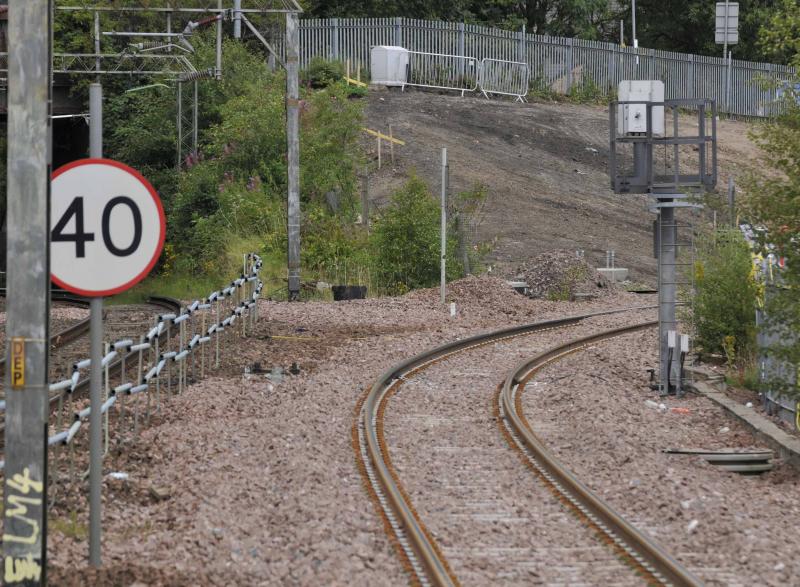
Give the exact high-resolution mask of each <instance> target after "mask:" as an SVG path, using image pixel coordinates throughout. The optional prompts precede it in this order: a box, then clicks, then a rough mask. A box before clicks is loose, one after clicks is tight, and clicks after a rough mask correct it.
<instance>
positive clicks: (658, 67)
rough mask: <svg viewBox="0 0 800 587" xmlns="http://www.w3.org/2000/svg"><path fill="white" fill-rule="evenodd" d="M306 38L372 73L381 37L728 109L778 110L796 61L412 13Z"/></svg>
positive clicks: (565, 88)
mask: <svg viewBox="0 0 800 587" xmlns="http://www.w3.org/2000/svg"><path fill="white" fill-rule="evenodd" d="M278 45H280V43H278ZM300 45H301V57H300V58H301V67H305V66H307V65H308V63H309V62H310V61H311V59H312V58H314V57H323V58H326V59H333V60H341V61H344V60H350V61H351V64H352V65H354V66H357V67H360V68H362V71H365V72H366V73H368V72H369V62H370V48H371V47H373V46H375V45H396V46H401V47H405V48H406V49H408V50H409V51H419V52H427V53H442V54H446V55H456V56H468V57H473V58H475V59H477V60H478V61H480V60H482V59H496V60H502V61H518V62H522V63H527V64H528V67H529V68H530V84H531V86H532V87H533V88H536V89H542V90H550V91H554V92H557V93H561V94H568V93H570V92H571V91H573V90H577V89H580V88H581V87H586V86H590V87H593V88H596V89H597V90H599V91H600V92H602V93H607V94H609V95H611V94H612V93H613V92H615V91H616V88H617V86H618V84H619V82H620V81H622V80H624V79H630V80H636V79H642V80H645V79H660V80H662V81H663V82H664V85H665V91H666V96H665V97H666V98H667V99H674V98H709V99H714V100H716V101H717V104H718V106H719V111H720V112H724V113H728V114H733V115H739V116H757V117H768V116H773V115H775V114H776V113H777V112H778V110H779V101H780V100H779V98H780V93H781V90H780V88H781V87H783V86H785V85H786V83H787V82H788V80H790V79H791V78H792V77H793V76H794V69H792V68H790V67H787V66H783V65H774V64H770V63H754V62H749V61H738V60H733V61H732V62H731V63H730V64H729V63H728V62H727V61H726V60H724V59H722V58H721V57H706V56H701V55H690V54H687V53H673V52H671V51H658V50H655V49H645V48H641V47H640V48H639V49H634V48H632V47H627V48H625V47H621V46H619V45H615V44H613V43H602V42H597V41H585V40H581V39H569V38H563V37H548V36H543V35H531V34H525V33H522V32H513V31H506V30H502V29H496V28H490V27H485V26H479V25H471V24H464V23H454V22H442V21H431V20H416V19H410V18H347V19H344V18H342V19H337V18H331V19H302V20H301V21H300ZM279 50H280V51H281V52H282V50H283V47H280V48H279ZM770 82H771V83H770ZM776 86H777V87H776Z"/></svg>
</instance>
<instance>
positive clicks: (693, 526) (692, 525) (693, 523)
mask: <svg viewBox="0 0 800 587" xmlns="http://www.w3.org/2000/svg"><path fill="white" fill-rule="evenodd" d="M699 525H700V522H698V521H697V520H692V521H691V522H689V525H688V526H686V532H688V533H689V534H691V533H692V532H694V531H695V530H696V529H697V527H698V526H699Z"/></svg>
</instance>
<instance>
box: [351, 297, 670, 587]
mask: <svg viewBox="0 0 800 587" xmlns="http://www.w3.org/2000/svg"><path fill="white" fill-rule="evenodd" d="M654 308H657V306H637V307H633V308H623V309H619V310H608V311H603V312H595V313H591V314H582V315H577V316H570V317H566V318H559V319H555V320H546V321H542V322H535V323H532V324H525V325H520V326H514V327H510V328H504V329H501V330H496V331H493V332H488V333H484V334H478V335H475V336H471V337H469V338H465V339H462V340H457V341H454V342H450V343H447V344H444V345H441V346H438V347H436V348H434V349H432V350H429V351H426V352H423V353H421V354H419V355H416V356H414V357H412V358H410V359H407V360H405V361H403V362H401V363H399V364H397V365H394V366H393V367H392V368H390V369H389V370H388V371H386V372H384V373H383V374H382V375H381V376H380V377H379V378H378V380H377V381H376V382H375V384H374V385H373V386H372V388H371V389H370V390H369V392H368V394H367V396H366V398H365V399H364V401H363V405H362V407H361V408H360V413H359V414H358V416H357V424H356V425H357V427H358V430H354V432H353V436H354V447H353V448H354V450H355V451H356V453H357V459H358V460H359V462H360V463H361V466H363V470H364V475H365V477H366V478H367V482H368V484H369V485H368V486H369V487H371V489H372V491H374V492H375V497H376V499H377V500H378V502H379V505H380V507H381V508H382V510H383V512H384V515H385V517H386V519H387V520H388V522H389V524H390V526H391V527H392V529H393V531H394V533H395V535H396V538H397V540H398V542H399V543H400V545H401V547H402V548H403V551H404V552H405V556H407V557H408V561H409V564H410V565H411V567H412V569H413V570H414V572H415V573H416V574H417V575H420V573H419V572H418V571H417V568H420V570H421V571H422V573H423V574H424V576H418V577H417V578H418V580H419V582H420V583H423V584H431V585H436V586H448V587H453V586H455V585H457V584H458V583H457V580H456V579H455V577H453V576H451V572H450V570H449V568H448V566H447V563H446V561H444V560H443V557H442V556H441V555H440V554H439V553H438V551H437V547H436V545H435V544H434V542H433V541H432V540H431V539H430V538H429V537H428V535H427V532H426V530H425V528H424V527H423V525H422V523H421V522H420V521H419V520H418V518H417V516H416V514H415V512H414V508H413V506H412V504H411V503H410V500H409V498H408V497H406V495H405V493H404V491H403V490H402V488H401V487H400V486H399V483H398V482H397V481H396V480H395V477H394V475H393V473H392V470H391V467H390V464H389V463H388V462H387V460H386V456H385V455H384V451H383V449H382V447H381V445H382V444H383V439H382V433H381V431H379V421H380V416H379V411H380V410H381V408H382V406H383V405H384V402H385V398H386V397H387V394H388V392H389V391H390V389H391V388H392V387H393V386H394V385H396V384H397V383H398V382H399V381H402V380H403V379H404V378H405V377H406V376H408V375H412V374H413V373H414V372H416V371H419V370H421V369H423V368H425V367H426V366H429V365H431V364H433V363H435V362H438V361H440V360H442V359H444V358H446V357H448V356H450V355H453V354H456V353H459V352H463V351H466V350H468V349H472V348H476V347H479V346H483V345H486V344H491V343H495V342H499V341H501V340H504V339H509V338H513V337H517V336H525V335H528V334H533V333H535V332H538V331H542V330H549V329H553V328H561V327H564V326H569V325H573V324H577V323H579V322H581V321H582V320H584V319H586V318H592V317H595V316H603V315H610V314H618V313H624V312H631V311H635V310H645V309H654ZM356 440H358V441H359V443H362V442H363V446H356V444H355V443H356ZM387 507H388V508H389V510H390V511H387ZM415 563H416V564H415Z"/></svg>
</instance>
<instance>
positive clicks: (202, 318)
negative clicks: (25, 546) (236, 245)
mask: <svg viewBox="0 0 800 587" xmlns="http://www.w3.org/2000/svg"><path fill="white" fill-rule="evenodd" d="M261 267H262V261H261V258H260V257H259V256H258V255H256V254H254V253H251V254H249V255H246V256H245V261H244V271H243V273H242V275H241V277H239V278H238V279H236V280H235V281H233V282H232V283H231V284H230V285H229V286H228V287H226V288H224V289H221V290H219V291H215V292H212V293H211V294H210V295H209V296H208V297H207V298H204V299H203V300H196V301H194V302H193V303H191V304H188V305H187V306H185V307H183V308H181V309H180V311H179V313H177V314H174V313H169V314H161V315H159V316H157V317H156V318H155V323H154V326H153V327H152V328H151V329H150V330H149V331H148V332H147V333H143V334H142V335H141V336H140V337H139V338H138V340H133V339H124V340H119V341H116V342H113V343H110V344H106V354H105V356H104V357H103V359H102V361H101V364H100V368H101V369H102V371H103V388H104V390H105V393H104V398H103V399H104V401H103V404H102V406H101V408H100V409H101V412H102V414H103V415H104V416H105V418H104V422H103V429H104V430H103V436H104V438H105V442H104V452H105V453H107V452H108V450H109V444H110V430H109V419H108V415H109V411H110V410H111V408H112V407H113V408H114V409H115V410H116V412H117V418H116V425H117V429H116V434H115V436H116V440H117V442H118V443H121V442H125V441H129V440H131V439H135V438H137V437H138V435H139V431H140V428H141V426H142V425H147V424H149V422H150V418H151V417H152V415H153V414H154V413H158V412H160V411H161V410H162V409H163V408H164V406H163V403H164V400H166V399H168V398H169V397H171V396H172V395H174V394H176V393H178V394H179V393H182V392H183V391H184V390H185V389H186V388H187V387H188V385H189V384H190V382H194V381H199V380H201V379H202V378H203V377H204V376H205V373H206V370H207V368H211V367H212V364H213V366H215V367H217V368H218V367H219V366H220V357H221V354H222V353H223V352H224V351H225V347H227V346H229V345H230V344H231V343H232V342H233V337H235V336H242V337H244V336H246V335H247V332H248V330H249V331H251V332H252V331H253V330H254V329H255V326H256V322H257V319H258V306H257V304H258V300H259V298H260V297H261V291H262V289H263V287H264V284H263V282H262V281H261V279H260V277H259V274H260V271H261ZM173 329H175V330H173ZM173 332H174V333H175V336H174V339H175V340H173ZM220 343H222V348H221V347H220ZM115 361H119V365H118V366H117V371H118V374H116V375H111V374H110V371H109V367H110V366H111V365H112V363H114V362H115ZM92 368H93V367H92V364H91V360H90V359H83V360H81V361H76V362H75V363H74V364H73V371H72V375H71V376H70V377H69V378H67V379H64V380H63V381H59V382H57V383H52V384H50V402H51V405H55V413H54V421H51V431H52V433H51V434H50V436H49V438H48V445H49V446H50V447H51V448H52V449H53V450H54V451H55V452H54V455H53V459H52V464H53V466H52V467H51V469H52V471H53V474H52V476H51V482H52V483H53V484H54V486H53V488H52V491H53V496H52V499H53V500H54V499H55V491H56V489H55V484H58V483H59V481H60V479H61V477H60V475H59V473H60V471H59V454H58V449H59V447H68V450H69V455H68V470H69V472H68V475H67V479H66V480H67V482H68V483H72V482H74V481H76V480H79V479H81V478H82V475H81V472H79V471H76V469H75V458H74V443H73V441H74V440H75V437H76V435H77V434H78V433H79V432H80V431H81V430H86V429H88V425H89V424H88V422H89V416H90V415H91V410H92V409H91V407H89V406H88V405H86V404H85V402H81V403H80V404H79V406H85V407H83V408H82V409H78V407H77V406H76V407H75V408H74V409H73V404H74V403H76V400H75V399H74V398H73V393H74V392H75V390H76V388H77V387H78V385H79V384H80V383H81V381H85V380H88V379H89V375H90V370H91V369H92ZM175 380H177V381H175ZM112 381H113V383H112ZM173 382H175V383H177V385H173ZM4 409H5V402H0V411H2V410H4ZM4 464H5V462H4V461H0V471H2V470H3V468H4Z"/></svg>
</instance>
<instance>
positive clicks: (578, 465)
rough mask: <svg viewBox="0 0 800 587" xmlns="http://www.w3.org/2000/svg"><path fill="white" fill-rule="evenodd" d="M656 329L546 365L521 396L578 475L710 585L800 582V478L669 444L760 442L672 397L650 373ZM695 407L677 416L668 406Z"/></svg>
mask: <svg viewBox="0 0 800 587" xmlns="http://www.w3.org/2000/svg"><path fill="white" fill-rule="evenodd" d="M655 345H656V336H655V334H654V333H653V332H642V333H636V334H630V335H626V336H624V337H621V338H618V339H616V340H613V341H607V342H604V343H600V344H598V345H596V346H594V347H592V348H591V349H588V350H586V351H583V352H580V353H577V354H574V355H570V356H568V357H566V358H565V359H563V360H562V361H560V362H557V363H555V364H552V365H550V366H548V367H546V368H545V369H544V370H543V371H542V372H540V373H539V374H538V375H537V377H536V378H535V379H534V380H533V381H531V382H530V383H529V384H528V385H527V388H526V391H525V393H524V396H523V402H524V410H525V415H526V417H527V419H528V421H529V422H530V424H531V426H532V427H533V428H534V431H535V432H536V433H537V434H538V435H539V436H540V437H541V438H542V439H543V440H544V441H545V442H546V443H547V444H548V445H549V446H550V447H551V448H552V449H553V451H554V452H555V453H556V454H557V455H558V456H559V457H560V458H561V459H562V460H563V462H565V463H566V464H567V465H568V466H569V467H570V468H571V469H572V470H573V472H575V473H576V474H577V476H578V477H579V478H580V479H582V480H584V481H585V482H586V483H588V484H589V485H590V486H591V487H592V488H593V489H594V490H595V491H596V492H598V493H599V494H600V495H601V496H602V497H604V498H605V499H606V500H607V501H608V502H609V503H610V504H611V505H612V506H613V507H615V508H617V509H618V511H619V512H620V513H622V514H623V515H624V516H626V517H627V518H628V519H629V520H630V521H631V522H633V523H634V524H635V525H637V526H639V527H640V528H642V529H644V530H645V531H647V532H648V533H649V534H650V535H651V536H653V537H654V538H655V539H656V540H657V541H658V542H659V543H661V544H662V545H663V546H664V547H665V548H666V549H667V550H668V551H669V552H671V553H672V554H673V555H674V556H676V557H677V558H678V560H680V561H681V562H682V563H684V564H685V565H686V566H688V567H689V569H691V570H692V571H693V572H694V573H695V574H696V575H697V576H699V577H700V578H701V579H702V580H703V581H705V582H706V584H707V585H720V586H722V585H725V586H736V585H742V586H746V585H776V586H777V585H792V584H796V582H797V578H798V577H800V560H799V559H798V558H797V551H798V548H800V537H798V533H797V527H796V520H797V517H798V514H800V491H798V489H800V475H798V472H797V471H796V470H795V469H793V468H791V467H790V466H789V465H780V464H778V466H777V467H776V468H775V469H774V470H773V471H771V472H769V473H766V474H764V475H760V476H742V475H739V474H736V473H729V472H726V471H723V470H721V469H717V468H715V467H713V466H712V465H709V464H708V463H706V462H705V461H703V460H701V459H700V458H699V457H693V456H684V455H669V454H664V453H663V452H662V450H663V449H666V448H704V449H721V448H747V447H754V446H761V445H759V444H758V442H757V441H756V440H755V439H754V438H753V437H752V435H751V434H750V433H749V432H748V431H747V430H746V429H745V428H744V426H742V425H741V424H739V423H738V422H736V421H734V420H733V419H731V418H728V417H726V415H725V413H724V412H723V410H722V409H721V408H718V407H717V406H716V405H714V404H713V403H712V402H710V401H708V400H706V399H704V398H701V397H696V396H688V397H686V398H683V399H676V398H668V399H666V400H664V403H665V404H666V406H667V407H668V408H670V409H668V410H667V411H665V412H662V411H659V410H658V409H652V408H650V407H648V406H647V405H646V404H645V400H647V399H651V400H652V399H656V401H660V400H657V398H655V397H653V394H652V392H650V391H649V390H648V389H647V387H646V385H645V384H644V378H643V377H642V375H643V373H644V371H645V369H647V368H648V367H650V366H651V365H652V360H653V353H652V351H651V349H653V348H655ZM675 407H678V408H686V409H688V410H689V412H688V414H687V413H675V412H673V411H671V408H675Z"/></svg>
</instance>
